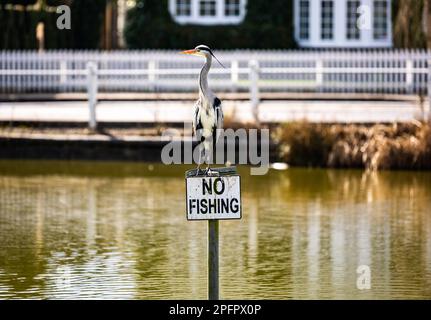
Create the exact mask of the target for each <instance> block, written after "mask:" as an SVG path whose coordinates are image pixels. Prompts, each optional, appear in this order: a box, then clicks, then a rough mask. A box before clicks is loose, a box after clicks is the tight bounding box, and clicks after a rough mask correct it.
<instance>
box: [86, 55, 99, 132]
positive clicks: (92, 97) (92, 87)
mask: <svg viewBox="0 0 431 320" xmlns="http://www.w3.org/2000/svg"><path fill="white" fill-rule="evenodd" d="M87 93H88V107H89V111H90V118H89V121H88V126H89V128H90V129H91V130H96V129H97V120H96V105H97V64H96V63H95V62H88V63H87Z"/></svg>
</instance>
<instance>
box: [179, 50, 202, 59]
mask: <svg viewBox="0 0 431 320" xmlns="http://www.w3.org/2000/svg"><path fill="white" fill-rule="evenodd" d="M180 53H182V54H189V55H192V56H197V57H205V55H204V54H203V53H202V52H199V51H198V50H196V49H192V50H186V51H182V52H180Z"/></svg>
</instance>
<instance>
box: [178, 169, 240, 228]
mask: <svg viewBox="0 0 431 320" xmlns="http://www.w3.org/2000/svg"><path fill="white" fill-rule="evenodd" d="M186 190H187V196H186V202H187V203H186V207H187V220H225V219H241V180H240V177H239V175H231V176H220V177H217V176H216V177H189V178H186Z"/></svg>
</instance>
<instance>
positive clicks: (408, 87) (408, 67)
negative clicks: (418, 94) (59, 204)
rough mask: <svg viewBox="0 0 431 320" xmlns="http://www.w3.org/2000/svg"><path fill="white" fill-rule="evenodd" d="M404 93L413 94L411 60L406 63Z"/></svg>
mask: <svg viewBox="0 0 431 320" xmlns="http://www.w3.org/2000/svg"><path fill="white" fill-rule="evenodd" d="M406 92H407V93H410V94H411V93H413V60H410V59H408V60H407V61H406Z"/></svg>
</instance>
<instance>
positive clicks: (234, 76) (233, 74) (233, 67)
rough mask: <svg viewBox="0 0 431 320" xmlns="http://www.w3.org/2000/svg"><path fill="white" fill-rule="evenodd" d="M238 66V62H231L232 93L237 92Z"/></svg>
mask: <svg viewBox="0 0 431 320" xmlns="http://www.w3.org/2000/svg"><path fill="white" fill-rule="evenodd" d="M238 68H239V65H238V60H233V61H232V63H231V67H230V81H231V82H232V91H234V92H235V91H237V85H238V79H239V74H238V73H239V70H238Z"/></svg>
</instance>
